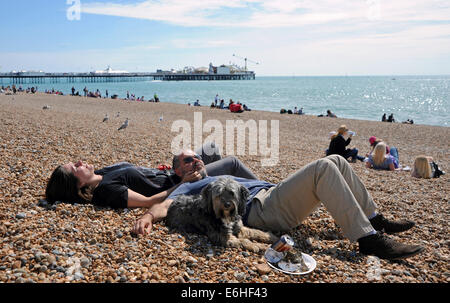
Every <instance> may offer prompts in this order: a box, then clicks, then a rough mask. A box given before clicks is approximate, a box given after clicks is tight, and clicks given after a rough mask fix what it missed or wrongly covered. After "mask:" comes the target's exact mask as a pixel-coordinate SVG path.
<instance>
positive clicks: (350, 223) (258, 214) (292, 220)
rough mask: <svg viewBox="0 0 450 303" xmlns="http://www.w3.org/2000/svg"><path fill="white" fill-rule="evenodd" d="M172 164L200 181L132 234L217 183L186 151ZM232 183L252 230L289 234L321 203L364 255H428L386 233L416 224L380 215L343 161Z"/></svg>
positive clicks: (158, 206) (157, 207) (153, 211)
mask: <svg viewBox="0 0 450 303" xmlns="http://www.w3.org/2000/svg"><path fill="white" fill-rule="evenodd" d="M173 160H174V161H173V169H174V170H175V173H176V174H177V175H178V176H179V177H181V178H183V179H184V178H185V177H187V176H195V177H196V178H194V179H197V180H198V181H193V182H191V183H189V182H186V183H184V184H182V185H180V186H179V187H178V188H176V189H174V190H173V191H171V193H168V194H169V195H168V197H167V198H164V199H162V200H163V201H162V202H161V203H159V201H158V202H157V203H154V204H153V206H151V207H150V209H149V210H148V211H147V212H146V213H145V214H144V215H143V216H142V217H141V218H140V219H139V220H137V221H136V223H135V225H134V229H133V231H134V232H135V233H136V234H144V235H145V234H148V233H149V232H150V230H151V228H152V224H153V223H155V222H157V221H159V220H162V219H164V218H165V217H166V215H167V210H168V209H169V206H170V205H171V203H172V201H173V198H174V197H176V196H178V195H194V194H198V193H200V192H201V190H202V189H203V188H204V187H205V186H207V185H208V184H209V183H211V182H213V181H215V180H216V179H217V177H210V176H208V173H207V170H206V169H205V164H204V162H203V161H202V160H201V157H199V156H198V155H197V154H196V153H195V152H193V151H183V152H181V153H180V154H179V155H177V156H175V157H174V159H173ZM232 178H234V177H232ZM234 179H235V180H236V181H238V182H240V183H241V184H242V185H244V186H246V187H247V189H248V190H249V192H250V195H249V199H248V200H247V208H246V212H245V215H244V218H243V221H244V224H245V225H247V226H249V227H253V228H257V229H261V230H270V231H273V232H275V233H277V232H287V231H290V230H291V229H293V228H295V227H297V226H299V225H300V224H301V222H302V221H303V220H304V219H306V217H307V216H309V214H311V213H312V212H313V211H314V210H315V209H316V208H317V207H318V206H319V205H320V203H323V204H324V205H325V207H326V208H327V210H328V211H329V212H330V213H331V215H332V217H333V218H334V220H335V221H336V223H337V224H338V225H339V226H340V227H341V228H342V230H343V233H344V235H345V236H346V237H347V238H348V239H350V240H351V241H358V243H359V250H360V252H361V253H363V254H367V255H375V256H378V257H380V258H383V259H391V260H393V259H403V258H407V257H411V256H414V255H417V254H418V253H420V252H421V251H422V250H423V249H424V248H423V247H421V246H419V245H407V244H402V243H399V242H397V241H395V240H393V239H391V238H389V237H387V236H386V235H384V234H383V233H382V231H384V232H386V233H398V232H403V231H406V230H408V229H410V228H412V227H413V226H414V223H413V222H411V221H406V220H402V221H391V220H388V219H386V218H385V217H383V215H381V214H377V213H376V204H375V203H374V201H373V199H372V197H371V196H370V194H369V193H368V191H367V189H366V188H365V186H364V184H363V183H362V182H361V180H360V179H359V177H358V176H357V175H356V174H355V173H354V171H353V169H352V167H351V166H350V165H349V164H348V163H347V161H346V160H345V159H344V158H343V157H341V156H339V155H332V156H328V157H326V158H323V159H319V160H316V161H314V162H312V163H310V164H308V165H306V166H305V167H303V168H301V169H300V170H298V171H297V172H296V173H294V174H293V175H291V176H290V177H288V178H287V179H285V180H283V181H282V182H280V183H279V184H278V185H276V184H270V183H267V182H264V181H260V180H247V179H243V178H234Z"/></svg>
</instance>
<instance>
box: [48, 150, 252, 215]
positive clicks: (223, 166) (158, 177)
mask: <svg viewBox="0 0 450 303" xmlns="http://www.w3.org/2000/svg"><path fill="white" fill-rule="evenodd" d="M199 154H200V155H201V156H200V155H199ZM195 158H197V159H202V160H203V163H205V164H207V165H206V171H207V172H208V174H209V175H213V176H218V175H224V174H226V175H233V176H236V177H243V178H248V179H256V178H257V177H256V176H255V175H254V174H253V173H252V172H251V171H250V170H249V169H248V168H247V167H245V165H243V164H242V162H240V161H239V160H238V159H237V158H235V157H227V158H224V159H222V157H221V155H220V153H219V150H218V148H217V147H216V146H215V145H214V144H208V143H207V144H205V145H204V146H203V147H202V148H201V149H200V150H198V153H196V155H195ZM185 161H191V162H194V158H189V159H185ZM201 178H202V176H201V175H200V173H199V172H197V171H193V172H191V173H189V174H186V175H183V178H181V177H179V174H177V173H176V172H175V173H174V172H173V171H166V170H165V171H159V170H157V169H150V168H145V167H137V166H134V165H132V164H130V163H127V162H122V163H118V164H115V165H112V166H108V167H105V168H103V169H101V170H94V167H93V166H92V165H89V164H87V163H83V162H82V161H78V162H76V163H72V162H69V163H66V164H65V165H60V166H58V167H57V168H56V169H55V170H54V171H53V173H52V175H51V177H50V180H49V181H48V183H47V188H46V191H45V195H46V199H47V202H49V203H55V202H56V201H61V202H66V203H72V204H73V203H80V204H83V203H92V204H94V205H97V206H102V207H111V208H113V209H117V208H138V207H150V206H152V205H153V204H155V203H159V202H162V201H163V200H164V199H165V198H166V197H167V196H168V195H169V194H170V193H171V192H172V191H173V190H174V189H175V188H176V187H177V186H178V185H179V184H181V183H184V182H193V181H197V180H200V179H201Z"/></svg>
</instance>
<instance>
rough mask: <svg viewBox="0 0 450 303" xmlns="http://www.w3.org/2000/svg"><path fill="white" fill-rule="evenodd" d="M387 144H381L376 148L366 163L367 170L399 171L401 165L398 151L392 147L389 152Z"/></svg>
mask: <svg viewBox="0 0 450 303" xmlns="http://www.w3.org/2000/svg"><path fill="white" fill-rule="evenodd" d="M386 147H387V146H386V143H384V142H380V143H378V144H377V145H376V146H375V149H374V151H373V153H372V154H370V155H369V157H368V160H367V162H366V167H367V168H374V169H381V170H398V169H400V163H399V158H398V150H397V148H395V147H391V148H390V150H389V152H388V151H387V149H386Z"/></svg>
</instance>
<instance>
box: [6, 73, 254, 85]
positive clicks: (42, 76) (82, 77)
mask: <svg viewBox="0 0 450 303" xmlns="http://www.w3.org/2000/svg"><path fill="white" fill-rule="evenodd" d="M152 80H161V81H219V80H221V81H223V80H255V73H254V72H252V71H247V72H240V73H229V74H212V73H209V74H208V73H167V72H166V73H164V72H163V73H98V74H97V73H36V74H27V73H20V72H18V73H2V74H1V73H0V84H44V83H77V82H83V83H86V82H92V83H99V82H137V81H152Z"/></svg>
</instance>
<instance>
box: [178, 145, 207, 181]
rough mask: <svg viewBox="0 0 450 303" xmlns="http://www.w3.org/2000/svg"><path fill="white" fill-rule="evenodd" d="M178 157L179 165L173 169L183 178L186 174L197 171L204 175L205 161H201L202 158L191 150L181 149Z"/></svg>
mask: <svg viewBox="0 0 450 303" xmlns="http://www.w3.org/2000/svg"><path fill="white" fill-rule="evenodd" d="M178 159H179V161H180V166H179V167H177V168H176V169H175V173H176V174H177V175H178V176H179V177H181V178H183V177H184V176H185V175H186V174H188V173H191V172H194V171H197V172H199V173H200V174H201V175H202V176H203V177H205V176H206V169H205V163H203V161H202V158H201V157H200V156H199V155H197V154H196V153H194V152H193V151H192V150H186V151H183V152H182V153H181V154H180V155H179V156H178Z"/></svg>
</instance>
